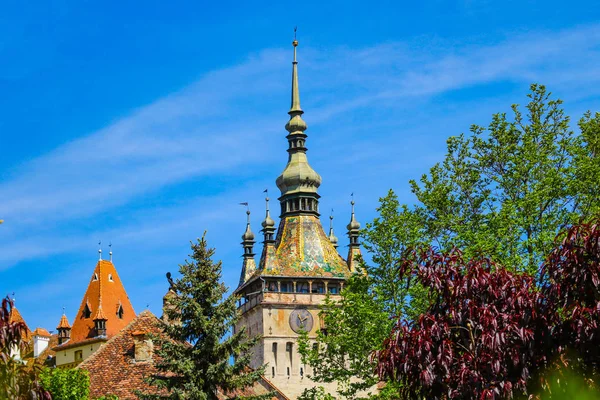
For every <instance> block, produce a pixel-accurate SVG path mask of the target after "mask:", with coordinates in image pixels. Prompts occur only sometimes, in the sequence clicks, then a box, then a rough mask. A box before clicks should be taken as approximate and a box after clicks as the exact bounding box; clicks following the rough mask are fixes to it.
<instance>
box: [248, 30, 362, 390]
mask: <svg viewBox="0 0 600 400" xmlns="http://www.w3.org/2000/svg"><path fill="white" fill-rule="evenodd" d="M293 46H294V60H293V62H292V102H291V103H292V104H291V108H290V110H289V112H288V114H289V116H290V120H289V121H288V123H287V124H286V126H285V129H286V130H287V132H288V135H287V136H286V138H287V140H288V150H287V152H288V162H287V165H286V167H285V168H284V170H283V172H282V173H281V175H279V177H278V178H277V181H276V183H277V187H278V188H279V190H280V192H281V196H280V197H279V199H278V200H279V204H280V207H281V208H280V217H279V227H278V228H277V235H276V236H275V231H276V229H275V221H274V220H273V219H272V218H271V215H270V210H269V198H268V197H267V199H266V214H265V219H264V220H263V222H262V230H261V232H262V234H263V248H262V253H261V256H260V261H259V263H258V265H257V264H256V262H255V259H254V252H253V246H254V243H255V241H254V234H253V233H252V230H251V228H250V216H249V212H248V221H247V224H246V231H245V232H244V235H243V236H242V245H243V247H244V255H243V266H242V273H241V277H240V283H239V286H238V288H237V289H236V293H237V294H239V295H240V296H241V298H242V300H241V302H240V311H241V312H242V317H241V319H240V321H239V322H238V324H237V326H236V331H239V330H240V329H242V328H243V327H245V329H246V332H247V334H248V335H249V336H255V335H260V336H261V340H260V341H259V343H258V345H257V346H256V348H255V349H254V350H253V359H252V366H253V367H260V366H261V365H263V364H266V371H265V377H266V378H267V379H268V380H270V381H271V382H272V383H273V384H274V385H275V386H276V387H277V388H279V389H280V390H281V391H282V392H283V393H284V394H286V395H287V396H288V397H290V398H291V399H295V398H297V397H298V396H299V395H300V394H301V393H302V392H303V391H304V389H307V388H312V387H314V386H324V387H326V389H327V390H328V391H330V392H335V389H336V383H330V384H323V383H315V382H313V381H312V380H311V379H310V378H309V376H310V375H311V373H312V371H310V370H309V369H308V367H307V366H305V365H304V364H303V363H302V360H301V358H300V354H299V353H298V343H297V340H298V333H299V332H301V331H305V332H308V333H309V337H314V336H315V335H316V332H317V331H318V330H319V329H321V328H322V326H321V323H320V320H319V306H320V304H321V303H322V302H323V301H324V299H325V297H326V295H327V294H329V295H330V296H332V297H333V298H335V297H338V296H339V294H340V291H341V290H342V289H343V287H344V282H345V281H346V279H347V278H348V277H349V276H350V275H351V274H352V273H353V272H354V269H355V262H354V258H355V257H356V256H357V255H358V254H360V249H359V244H358V232H359V229H360V224H358V222H357V221H356V220H355V218H354V202H352V216H351V219H350V224H349V225H348V235H349V237H350V245H349V251H348V260H347V261H346V260H344V259H343V258H342V256H341V255H340V254H339V253H338V251H337V238H336V237H335V235H334V233H333V226H332V225H330V230H329V235H326V234H325V231H324V230H323V226H322V225H321V220H320V219H319V198H320V196H319V194H318V192H317V189H318V188H319V186H320V185H321V176H320V175H319V174H318V173H317V172H315V170H313V169H312V168H311V166H310V165H309V163H308V159H307V157H306V151H307V148H306V138H307V135H306V133H305V131H306V128H307V126H306V123H305V122H304V120H303V119H302V115H303V114H304V111H302V109H301V108H300V92H299V89H298V61H297V59H296V49H297V46H298V42H297V41H296V40H294V42H293Z"/></svg>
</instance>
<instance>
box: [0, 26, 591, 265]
mask: <svg viewBox="0 0 600 400" xmlns="http://www.w3.org/2000/svg"><path fill="white" fill-rule="evenodd" d="M599 45H600V26H598V25H592V26H583V27H579V28H576V29H571V30H566V31H561V32H553V33H546V32H540V33H529V34H521V35H518V36H514V37H512V38H511V39H507V40H506V41H504V42H500V43H496V44H495V45H487V46H483V45H468V46H460V45H458V44H448V43H446V44H444V43H439V42H435V41H431V42H428V39H427V38H420V39H415V40H413V41H410V42H405V43H387V44H384V45H378V46H373V47H369V48H360V49H351V48H337V49H328V50H315V49H311V48H301V51H302V52H304V53H301V55H300V62H301V67H300V68H301V69H300V81H301V90H302V99H303V106H304V108H305V109H307V112H308V114H307V122H308V124H309V127H310V126H311V125H313V124H315V125H318V126H320V127H324V126H331V127H334V128H335V129H331V130H329V131H328V132H326V133H325V132H324V129H319V130H318V132H319V133H320V134H327V135H329V136H328V138H329V139H328V140H329V142H331V143H336V141H341V140H342V139H343V135H344V134H346V132H348V134H350V135H353V134H356V135H358V133H356V132H353V131H352V130H350V129H348V130H345V126H344V124H345V123H347V121H349V118H350V116H351V114H352V113H354V112H357V111H360V110H366V109H370V108H373V107H385V108H395V109H399V110H402V111H404V112H410V110H411V108H412V107H415V102H421V103H420V104H423V103H426V102H427V101H428V100H429V99H431V98H434V97H435V96H439V95H442V94H445V93H449V92H451V91H455V90H459V89H462V88H467V87H470V86H474V85H479V84H486V83H490V82H496V81H515V82H520V83H522V82H531V81H539V82H542V83H543V82H550V81H552V82H555V83H556V84H557V85H559V86H560V89H561V90H563V91H564V92H568V91H569V90H570V89H569V88H571V87H574V88H576V87H581V86H586V87H587V88H588V89H587V90H592V89H590V87H591V86H592V87H593V83H598V81H599V80H600V74H598V72H597V68H592V67H593V66H595V65H598V64H599V63H600V50H599ZM289 58H290V51H289V49H286V50H281V49H277V50H266V51H263V52H261V53H260V54H257V55H253V56H250V57H249V58H248V59H247V60H246V61H245V62H244V63H242V64H240V65H236V66H234V67H231V68H225V69H223V70H219V71H214V72H211V73H208V74H206V75H205V76H204V77H203V78H201V79H200V80H199V81H198V82H195V83H193V84H191V85H190V86H189V87H187V88H185V89H183V90H181V91H180V92H178V93H174V94H172V95H170V96H167V97H166V98H164V99H160V100H158V101H156V102H155V103H153V104H150V105H148V106H145V107H142V108H140V109H138V110H137V111H135V112H134V113H132V114H131V115H130V116H128V117H126V118H124V119H122V120H120V121H117V122H115V123H113V124H112V125H110V126H107V127H106V128H104V129H101V130H99V131H97V132H93V133H90V134H88V135H83V136H82V137H80V138H79V139H76V140H73V141H72V142H69V143H65V144H64V145H62V146H61V147H58V148H56V149H55V150H54V151H52V152H50V153H48V154H46V155H43V156H41V157H39V158H36V159H33V160H29V161H25V162H24V163H23V164H22V165H20V166H17V167H15V168H14V169H13V170H12V171H10V174H9V175H8V179H7V180H6V181H4V182H2V183H0V212H1V213H2V217H3V218H4V219H6V220H7V221H9V222H10V223H8V224H6V225H5V226H3V228H2V232H0V240H1V241H0V243H1V244H0V262H2V263H3V266H4V267H9V266H10V265H15V264H16V263H18V262H19V261H21V260H24V259H32V258H36V257H42V256H46V255H48V254H59V253H61V252H74V251H77V250H78V249H81V246H82V243H83V242H89V241H90V240H95V238H93V239H92V238H91V237H89V236H90V235H88V234H86V233H81V232H70V233H69V234H68V235H67V234H65V235H64V236H63V235H62V234H61V228H60V227H61V226H66V225H69V224H70V223H73V221H78V220H81V219H86V218H90V217H92V216H94V215H96V214H98V213H102V212H106V210H110V209H113V208H117V207H120V206H123V205H126V204H131V203H135V201H136V199H138V198H139V197H140V196H142V195H145V194H147V193H151V192H155V191H158V190H161V189H163V188H165V187H168V186H171V185H177V184H181V183H185V182H189V181H190V180H192V179H198V178H199V177H208V178H213V179H219V177H220V176H225V175H227V174H231V173H233V172H235V171H240V170H241V171H245V172H244V173H247V174H248V176H249V177H252V172H251V170H252V169H253V168H257V167H264V166H265V165H281V164H282V163H283V160H282V157H283V154H284V152H283V149H282V148H281V143H282V141H281V140H277V141H276V140H275V139H276V138H277V139H281V137H282V136H283V134H284V132H283V129H282V126H283V124H284V123H285V114H284V112H285V111H286V110H285V109H284V108H283V107H282V106H281V103H277V104H276V103H275V102H274V101H273V99H274V98H277V99H280V98H281V97H282V95H281V93H285V96H286V97H287V93H288V92H289V87H288V86H289V82H288V80H289V69H290V60H289ZM582 68H583V70H584V73H582V72H581V70H582ZM586 71H587V72H586ZM573 95H574V96H576V93H573ZM309 96H310V97H309ZM307 98H308V100H307ZM307 104H310V107H308V106H307ZM65 121H68V116H65ZM378 122H381V121H378ZM425 123H431V121H426V122H425ZM356 124H357V125H360V126H362V127H365V128H367V127H368V126H369V121H368V120H365V121H362V122H356ZM361 124H362V125H361ZM387 124H388V126H391V125H393V121H391V119H390V121H387ZM402 124H403V121H397V124H396V128H395V132H391V131H385V130H381V131H380V132H377V133H372V132H369V133H367V134H364V133H363V134H362V135H361V138H360V139H359V140H360V141H361V142H359V143H358V144H357V143H354V144H353V145H354V146H355V147H360V148H361V149H362V152H361V155H360V157H357V159H359V160H361V169H365V170H367V169H372V170H378V169H381V166H382V165H383V163H385V162H387V161H389V159H390V157H387V156H383V157H379V159H378V158H377V157H371V159H370V161H369V162H365V157H366V156H367V155H370V156H372V155H373V154H382V153H383V154H386V152H390V151H391V149H393V148H394V143H398V142H399V140H400V139H399V138H398V135H397V132H398V130H401V129H402ZM310 129H312V128H309V132H308V133H309V135H310V134H311V130H310ZM405 134H406V132H405ZM309 140H313V139H312V138H311V139H309ZM312 143H314V142H312ZM342 145H347V144H342V143H340V146H342ZM311 157H312V155H311ZM327 157H328V161H327V162H328V163H329V164H336V163H338V162H340V163H344V162H346V161H347V160H346V159H347V153H346V152H345V151H339V152H338V151H336V152H333V153H331V154H329V153H328V154H327ZM316 158H317V159H318V157H316ZM386 160H387V161H386ZM405 162H406V163H410V162H411V161H410V160H406V161H405ZM277 172H279V171H277ZM272 178H273V179H274V178H275V176H273V177H272ZM382 179H386V177H384V176H382ZM234 191H235V188H234V189H232V190H229V191H227V192H226V193H224V194H223V196H232V195H233V196H235V194H233V192H234ZM222 201H223V198H218V199H217V200H215V204H219V202H222ZM211 202H212V200H211ZM173 207H175V208H176V207H178V206H177V205H174V206H173ZM186 212H189V210H188V209H187V208H185V207H183V208H181V210H180V212H174V213H172V215H171V216H170V218H177V216H178V215H179V216H183V215H185V213H186ZM202 215H204V214H202ZM222 218H224V219H227V218H233V217H231V216H230V215H229V214H227V213H224V214H223V215H222ZM152 224H153V225H152V228H150V227H146V228H145V229H142V228H139V227H138V228H139V229H138V231H139V232H138V233H140V234H141V232H144V235H145V237H152V235H163V236H164V235H166V234H168V232H170V231H176V230H178V229H180V228H181V227H180V224H179V223H177V222H176V221H175V222H174V221H173V220H172V219H171V220H169V221H168V222H162V225H160V224H161V222H159V221H158V220H156V221H154V220H153V222H152ZM156 224H159V226H158V227H157V225H156ZM119 230H120V231H121V232H122V233H121V234H122V235H128V234H130V233H129V232H135V231H136V228H135V226H132V225H131V224H125V225H123V226H120V227H116V228H115V232H114V235H115V236H118V235H119V234H118V232H119ZM49 237H51V238H52V240H45V238H49ZM123 239H124V238H123ZM44 243H45V244H44ZM9 247H10V248H9Z"/></svg>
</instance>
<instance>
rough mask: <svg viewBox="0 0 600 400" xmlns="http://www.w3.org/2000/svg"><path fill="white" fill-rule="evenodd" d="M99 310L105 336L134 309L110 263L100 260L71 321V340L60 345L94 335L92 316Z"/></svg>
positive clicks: (120, 326) (124, 322)
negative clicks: (120, 310)
mask: <svg viewBox="0 0 600 400" xmlns="http://www.w3.org/2000/svg"><path fill="white" fill-rule="evenodd" d="M119 307H122V309H123V313H122V318H120V317H119V314H120V313H119V312H118V310H119ZM88 311H89V312H88ZM99 313H100V315H102V316H103V317H104V318H106V336H107V337H108V338H110V337H112V336H114V335H116V334H117V333H118V332H119V331H120V330H121V329H123V328H124V327H125V326H127V324H128V323H130V322H131V321H132V320H133V319H134V318H135V311H134V310H133V306H132V305H131V302H130V301H129V297H128V296H127V292H126V291H125V287H124V286H123V283H122V282H121V279H120V278H119V274H117V270H116V268H115V266H114V265H113V263H112V262H110V261H106V260H100V261H98V263H97V264H96V268H95V269H94V272H93V273H92V278H91V280H90V283H89V285H88V287H87V290H86V291H85V295H84V296H83V298H82V300H81V305H80V306H79V311H78V312H77V315H76V316H75V318H74V320H73V327H72V328H71V339H70V340H69V341H68V342H67V343H65V344H63V345H61V346H65V345H66V346H69V347H72V346H73V345H74V344H76V343H78V342H82V341H84V340H89V339H93V338H94V337H96V336H97V334H96V330H95V326H94V318H95V317H96V316H97V315H99ZM61 324H62V319H61ZM67 324H68V321H67ZM61 346H58V347H57V349H60V348H61Z"/></svg>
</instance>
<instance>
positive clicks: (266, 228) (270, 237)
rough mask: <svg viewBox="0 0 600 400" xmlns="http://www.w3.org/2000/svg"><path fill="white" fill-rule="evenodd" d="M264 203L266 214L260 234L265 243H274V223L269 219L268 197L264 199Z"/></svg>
mask: <svg viewBox="0 0 600 400" xmlns="http://www.w3.org/2000/svg"><path fill="white" fill-rule="evenodd" d="M265 203H266V209H267V211H266V214H265V219H264V220H263V222H262V224H261V225H262V227H263V228H262V232H263V234H264V236H265V243H275V236H274V235H275V221H273V218H271V214H270V213H269V197H266V198H265Z"/></svg>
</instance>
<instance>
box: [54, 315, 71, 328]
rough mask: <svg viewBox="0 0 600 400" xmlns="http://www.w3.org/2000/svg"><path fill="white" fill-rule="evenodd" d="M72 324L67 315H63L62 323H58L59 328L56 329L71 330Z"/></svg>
mask: <svg viewBox="0 0 600 400" xmlns="http://www.w3.org/2000/svg"><path fill="white" fill-rule="evenodd" d="M70 327H71V324H69V320H68V319H67V316H66V315H65V314H63V315H62V317H60V322H59V323H58V326H57V327H56V329H61V328H67V329H68V328H70Z"/></svg>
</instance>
